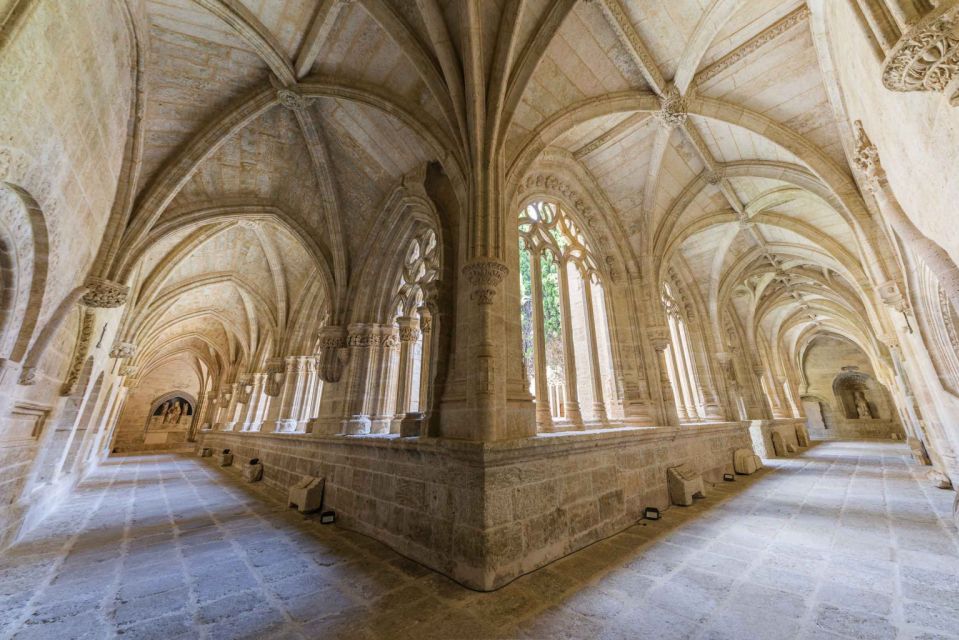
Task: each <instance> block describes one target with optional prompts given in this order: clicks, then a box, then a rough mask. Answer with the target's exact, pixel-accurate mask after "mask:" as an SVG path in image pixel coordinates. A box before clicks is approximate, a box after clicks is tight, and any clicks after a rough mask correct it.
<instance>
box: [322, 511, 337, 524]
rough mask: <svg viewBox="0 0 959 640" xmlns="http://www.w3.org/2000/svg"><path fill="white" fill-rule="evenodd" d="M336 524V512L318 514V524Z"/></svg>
mask: <svg viewBox="0 0 959 640" xmlns="http://www.w3.org/2000/svg"><path fill="white" fill-rule="evenodd" d="M334 522H336V511H324V512H323V513H321V514H320V524H333V523H334Z"/></svg>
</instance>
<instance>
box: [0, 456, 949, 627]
mask: <svg viewBox="0 0 959 640" xmlns="http://www.w3.org/2000/svg"><path fill="white" fill-rule="evenodd" d="M951 498H952V493H951V492H947V491H942V490H937V489H934V488H931V487H930V486H929V484H928V483H927V482H925V481H924V470H923V469H921V468H919V467H916V466H914V465H913V464H912V463H911V462H910V461H909V459H908V457H907V451H906V448H905V447H904V446H903V445H901V444H893V443H865V442H860V443H852V442H831V443H827V444H820V445H818V446H815V447H813V448H812V449H810V450H809V451H807V452H806V453H804V454H803V455H801V456H800V457H797V458H794V459H791V460H784V461H778V462H776V463H775V468H774V469H771V470H768V471H765V472H763V473H762V474H760V475H757V476H753V477H751V478H748V479H746V478H740V479H739V480H737V481H736V482H735V483H724V484H722V485H720V486H717V487H715V488H714V489H713V490H712V491H711V493H710V497H709V498H707V499H706V500H704V501H701V502H699V503H697V505H695V506H693V507H690V508H686V509H683V508H678V507H677V508H673V509H671V510H669V511H668V512H667V513H666V514H665V518H664V519H663V520H661V521H660V522H657V523H650V524H646V525H637V526H635V527H633V528H631V529H630V530H628V531H626V532H625V533H623V534H620V535H618V536H616V537H614V538H611V539H609V540H606V541H603V542H601V543H598V544H595V545H593V546H592V547H589V548H588V549H585V550H583V551H580V552H579V553H576V554H573V555H572V556H569V557H567V558H564V559H562V560H560V561H558V562H555V563H553V564H552V565H550V566H548V567H546V568H544V569H541V570H540V571H537V572H535V573H534V574H532V575H529V576H524V577H523V578H520V579H519V580H517V581H515V582H514V583H512V584H510V585H508V586H507V587H505V588H503V589H501V590H500V591H497V592H495V593H491V594H482V593H476V592H472V591H469V590H467V589H464V588H462V587H460V586H458V585H456V584H454V583H452V582H451V581H449V580H447V579H446V578H444V577H442V576H440V575H438V574H435V573H433V572H431V571H429V570H426V569H424V568H422V567H420V566H419V565H417V564H415V563H412V562H410V561H408V560H406V559H404V558H402V557H400V556H398V555H396V554H394V553H393V552H391V551H390V550H388V549H386V548H385V547H384V546H382V545H380V544H379V543H376V542H374V541H372V540H369V539H367V538H364V537H362V536H359V535H356V534H351V533H350V532H347V531H344V530H341V529H338V528H336V527H329V526H320V525H319V524H317V523H315V522H314V521H309V520H304V519H303V518H302V517H300V516H298V515H297V514H296V513H295V512H290V511H286V510H285V509H282V508H280V507H278V506H276V505H275V504H273V503H271V502H269V501H266V500H264V499H263V497H262V496H260V495H258V494H257V493H255V492H251V491H250V490H249V489H248V488H247V487H244V486H241V485H239V484H237V483H236V482H235V480H234V479H233V478H232V477H230V476H227V475H225V474H224V473H223V472H221V471H219V470H216V469H214V468H213V467H212V466H208V465H207V464H205V463H203V462H201V461H199V460H198V459H196V458H190V457H183V456H176V455H146V456H139V457H124V458H116V459H112V460H111V461H110V462H109V463H107V464H105V465H104V466H103V467H101V469H100V471H98V472H97V474H96V475H95V476H93V477H91V478H90V479H88V480H87V481H86V482H84V483H83V484H82V485H81V486H80V488H79V490H78V491H77V492H76V493H75V495H74V496H73V497H72V499H71V500H70V502H69V504H67V505H66V506H65V508H63V509H62V510H60V511H59V512H58V513H56V514H55V515H54V516H52V517H50V518H49V519H48V520H46V521H45V522H44V523H43V524H42V525H41V526H40V527H39V528H38V529H37V530H36V531H34V532H33V533H32V534H31V535H30V536H29V538H28V539H27V540H25V541H23V542H21V543H20V544H19V545H17V546H16V547H14V548H13V549H11V550H9V551H7V552H6V553H4V554H3V556H2V558H0V637H3V638H11V637H13V638H51V639H56V640H66V639H67V638H112V637H120V636H122V637H123V638H164V639H172V638H193V637H196V638H390V639H394V638H395V639H402V638H418V639H419V638H549V639H554V638H624V639H626V638H628V639H637V638H657V639H666V638H697V639H703V638H709V639H720V638H731V639H736V640H749V639H753V638H816V639H824V638H883V639H884V638H889V639H892V638H897V639H903V638H927V639H932V638H959V606H957V605H959V546H957V545H959V541H957V535H956V530H955V527H954V526H953V525H952V524H950V523H951V520H950V519H949V513H950V508H951Z"/></svg>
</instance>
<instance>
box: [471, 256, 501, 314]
mask: <svg viewBox="0 0 959 640" xmlns="http://www.w3.org/2000/svg"><path fill="white" fill-rule="evenodd" d="M508 273H509V267H507V266H506V265H505V264H503V263H502V262H497V261H495V260H476V261H474V262H471V263H469V264H468V265H466V266H465V267H463V275H465V276H466V279H467V280H468V281H469V283H470V285H472V287H473V291H472V293H471V294H470V299H472V300H474V301H475V302H476V303H477V304H480V305H484V306H485V305H490V304H493V299H494V298H495V297H496V288H497V287H498V286H499V283H500V282H502V281H503V278H505V277H506V274H508Z"/></svg>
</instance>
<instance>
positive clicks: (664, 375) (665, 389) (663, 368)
mask: <svg viewBox="0 0 959 640" xmlns="http://www.w3.org/2000/svg"><path fill="white" fill-rule="evenodd" d="M647 336H648V337H649V343H650V345H652V347H653V349H654V350H655V351H656V360H657V365H658V369H659V389H660V395H661V397H662V408H663V414H664V415H663V417H664V422H665V423H666V424H667V425H669V426H677V425H678V424H679V414H678V413H677V409H676V397H675V396H674V395H673V387H672V383H671V382H670V379H669V378H670V376H669V354H668V353H667V351H668V349H669V328H668V327H665V326H659V327H649V328H648V329H647Z"/></svg>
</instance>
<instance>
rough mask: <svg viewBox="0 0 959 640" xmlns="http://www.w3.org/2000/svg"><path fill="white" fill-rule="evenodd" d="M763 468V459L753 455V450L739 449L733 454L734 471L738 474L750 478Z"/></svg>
mask: <svg viewBox="0 0 959 640" xmlns="http://www.w3.org/2000/svg"><path fill="white" fill-rule="evenodd" d="M762 468H763V461H762V458H760V457H759V456H757V455H756V454H755V453H753V451H752V449H737V450H736V452H735V453H733V469H735V470H736V473H738V474H740V475H743V476H749V475H752V474H754V473H756V472H757V471H759V470H760V469H762Z"/></svg>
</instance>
